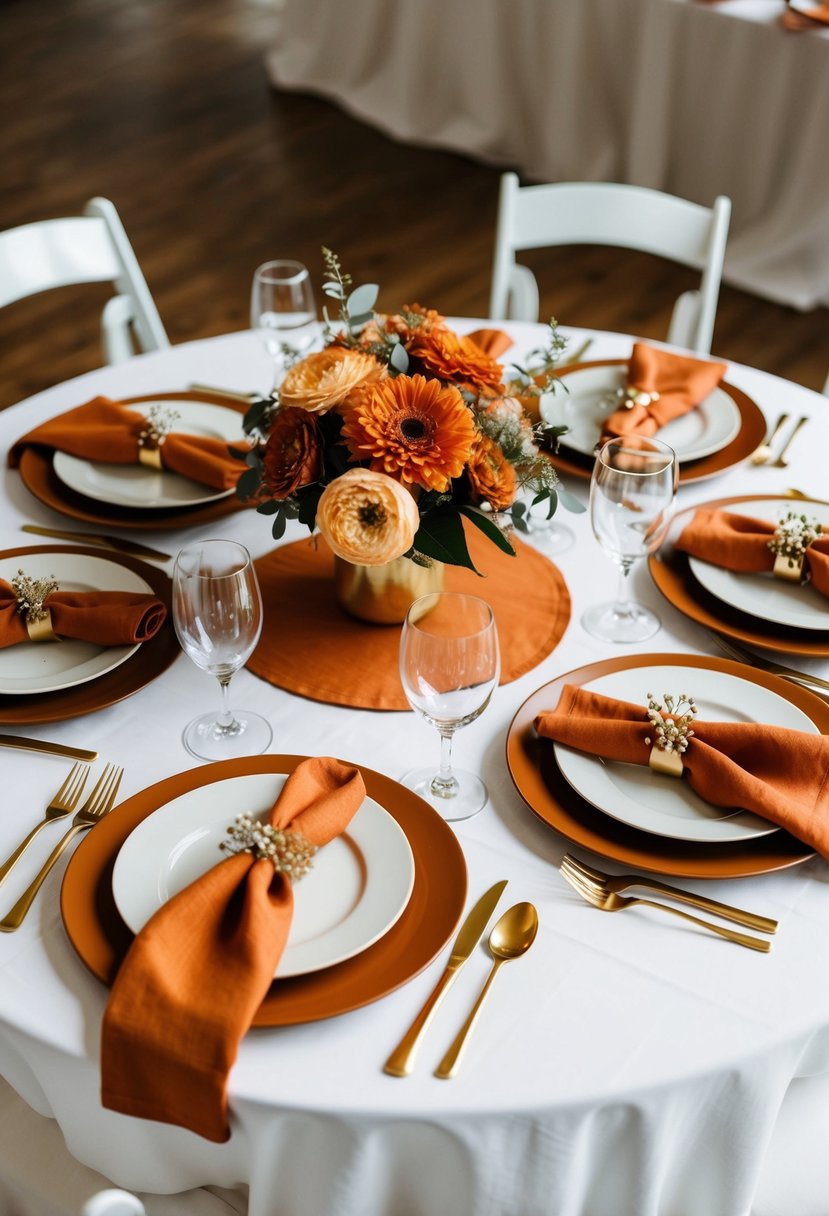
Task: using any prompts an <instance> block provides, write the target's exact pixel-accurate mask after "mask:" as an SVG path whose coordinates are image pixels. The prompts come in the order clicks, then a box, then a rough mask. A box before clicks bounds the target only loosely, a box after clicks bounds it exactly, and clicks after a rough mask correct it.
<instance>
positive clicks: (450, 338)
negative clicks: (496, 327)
mask: <svg viewBox="0 0 829 1216" xmlns="http://www.w3.org/2000/svg"><path fill="white" fill-rule="evenodd" d="M406 349H407V350H408V352H409V354H410V355H411V357H412V358H413V359H416V360H417V361H418V363H419V364H420V365H421V367H422V368H423V369H424V370H425V371H426V372H427V374H429V375H432V376H437V377H438V379H439V380H451V381H454V382H455V383H458V384H463V385H466V386H468V387H469V388H471V389H474V390H475V391H476V392H479V393H482V392H494V391H497V390H498V389H500V388H501V383H502V376H503V373H504V369H503V368H502V367H501V364H500V363H498V362H497V361H496V360H495V359H491V358H490V357H489V355H487V354H485V353H484V352H483V351H482V350H481V348H480V347H479V346H477V345H476V344H475V343H474V342H473V341H472V339H471V338H467V337H459V336H458V334H456V333H454V332H453V331H452V330H451V329H449V328H448V327H447V326H444V325H435V326H428V325H424V326H423V327H422V328H420V329H414V330H412V331H411V337H410V338H409V339H408V340H407V341H406Z"/></svg>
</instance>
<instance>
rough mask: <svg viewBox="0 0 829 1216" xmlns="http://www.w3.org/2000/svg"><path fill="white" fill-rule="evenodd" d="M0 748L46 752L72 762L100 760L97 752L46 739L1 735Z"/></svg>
mask: <svg viewBox="0 0 829 1216" xmlns="http://www.w3.org/2000/svg"><path fill="white" fill-rule="evenodd" d="M0 747H19V748H22V750H23V751H27V752H46V753H47V754H48V755H50V756H69V757H70V758H71V759H72V760H87V761H88V762H89V763H90V764H91V763H92V761H93V760H97V759H98V753H97V752H89V751H86V749H85V748H83V747H67V745H66V744H65V743H48V742H46V741H45V740H44V739H26V738H24V737H23V736H22V735H0Z"/></svg>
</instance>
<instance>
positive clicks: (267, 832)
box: [219, 814, 317, 882]
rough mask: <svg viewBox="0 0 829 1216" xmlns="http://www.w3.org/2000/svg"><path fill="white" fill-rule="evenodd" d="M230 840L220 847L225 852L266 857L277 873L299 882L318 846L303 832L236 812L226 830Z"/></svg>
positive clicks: (309, 867)
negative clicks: (284, 828)
mask: <svg viewBox="0 0 829 1216" xmlns="http://www.w3.org/2000/svg"><path fill="white" fill-rule="evenodd" d="M227 834H228V836H229V837H230V839H229V840H223V841H222V843H221V844H220V845H219V848H220V849H221V850H222V851H223V852H225V853H253V855H254V857H256V858H257V860H261V859H262V858H266V859H267V860H268V861H270V862H271V863H272V865H273V868H274V870H276V872H277V874H284V875H285V876H286V878H290V880H291V882H298V881H299V879H300V878H304V876H305V875H306V874H307V873H308V871H309V870H310V869H311V867H312V862H311V858H312V857H313V855H314V853H316V851H317V846H316V845H314V844H311V841H310V840H307V839H306V837H305V836H303V835H302V833H301V832H283V831H282V830H281V828H275V827H273V826H272V824H270V823H260V822H259V820H257V819H253V818H252V817H251V816H250V815H244V814H243V815H237V816H236V819H235V821H234V822H233V823H232V824H231V825H230V827H229V828H228V829H227Z"/></svg>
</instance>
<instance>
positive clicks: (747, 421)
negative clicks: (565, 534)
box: [539, 359, 766, 482]
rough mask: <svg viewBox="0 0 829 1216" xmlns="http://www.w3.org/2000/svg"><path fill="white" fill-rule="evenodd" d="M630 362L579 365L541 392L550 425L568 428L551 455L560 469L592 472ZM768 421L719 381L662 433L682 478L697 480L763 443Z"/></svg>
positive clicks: (544, 415)
mask: <svg viewBox="0 0 829 1216" xmlns="http://www.w3.org/2000/svg"><path fill="white" fill-rule="evenodd" d="M627 366H628V365H627V361H626V360H623V359H613V360H606V361H603V362H597V363H582V364H575V365H574V366H573V367H568V368H563V369H562V371H561V372H560V373H559V376H560V379H561V380H562V381H563V384H562V387H561V388H559V389H558V391H557V392H556V393H552V394H548V395H546V396H545V397H542V399H541V403H540V406H539V412H540V414H541V417H542V418H543V420H544V421H545V422H547V423H549V424H551V425H552V426H566V427H569V428H570V429H569V431H568V433H567V434H566V435H563V436H562V438H561V440H560V448H559V451H558V453H557V454H556V455H555V456H553V457H552V458H551V459H552V461H553V464H554V465H555V466H556V468H559V469H562V470H563V471H565V472H568V473H572V474H574V476H576V477H589V476H590V474H591V472H592V469H593V460H594V457H593V450H594V448H595V446H596V444H597V442H598V440H599V437H600V435H601V430H602V424H603V422H604V420H605V418H607V417H609V415H610V414H612V413H613V412H614V410H616V409H617V408H618V405H619V402H618V399H617V398H616V397H615V391H616V389H619V388H623V387H624V385H625V384H626V381H627ZM765 433H766V422H765V418H764V417H763V413H762V411H761V410H760V409H759V407H758V406H756V405H755V404H754V402H753V401H752V400H751V399H750V398H749V397H747V396H746V394H745V393H743V392H741V391H740V389H737V388H734V387H733V385H729V384H725V383H723V384H721V385H719V387H717V388H715V389H714V391H713V392H712V393H710V394H709V396H708V397H706V399H705V400H704V401H703V402H701V404H700V405H698V406H697V408H696V409H693V410H689V411H688V413H686V414H683V415H682V416H681V417H680V418H675V419H674V420H673V422H669V423H667V425H666V426H663V427H662V428H661V429H660V430H659V438H660V439H663V440H664V441H665V443H667V444H669V445H670V446H671V447H672V448H673V449H674V451H675V452H676V454H677V459H678V460H679V480H680V481H681V482H686V481H699V480H701V479H702V478H704V477H713V476H714V475H715V474H716V473H722V472H723V471H724V470H725V469H729V468H731V466H732V465H735V464H739V462H740V461H741V460H745V458H746V457H747V456H749V455H750V454H751V452H753V451H754V449H755V448H756V447H757V445H758V444H759V443H761V442H762V440H763V437H764V435H765Z"/></svg>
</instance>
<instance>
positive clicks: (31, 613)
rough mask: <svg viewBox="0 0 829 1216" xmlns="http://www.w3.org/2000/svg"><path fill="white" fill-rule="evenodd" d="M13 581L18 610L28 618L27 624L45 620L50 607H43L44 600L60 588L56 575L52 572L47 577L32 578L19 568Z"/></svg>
mask: <svg viewBox="0 0 829 1216" xmlns="http://www.w3.org/2000/svg"><path fill="white" fill-rule="evenodd" d="M11 583H12V590H13V591H14V594H15V598H16V599H17V611H18V612H19V613H20V615H21V616H24V617H25V618H26V622H27V624H29V625H35V624H37V622H38V621H45V620H46V618H47V617H48V616H49V609H48V608H44V607H43V601H44V600H45V599H46V597H47V595H51V594H52V592H53V591H57V589H58V583H57V581H56V580H55V576H54V575H52V574H50V575H49V576H48V577H47V578H32V577H31V576H30V575H28V574H26V572H25V570H18V572H17V574H16V575H15V576H14V578H13V579H12V581H11Z"/></svg>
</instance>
